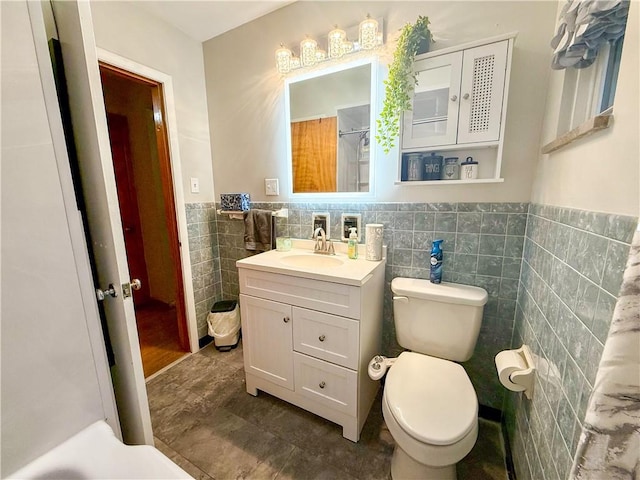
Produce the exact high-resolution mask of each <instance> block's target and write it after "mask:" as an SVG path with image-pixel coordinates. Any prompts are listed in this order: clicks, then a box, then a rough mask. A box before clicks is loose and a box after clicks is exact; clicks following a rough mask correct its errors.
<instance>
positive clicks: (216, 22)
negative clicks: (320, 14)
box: [135, 0, 295, 42]
mask: <svg viewBox="0 0 640 480" xmlns="http://www.w3.org/2000/svg"><path fill="white" fill-rule="evenodd" d="M293 1H295V0H258V1H247V0H225V1H218V0H206V1H202V0H200V1H188V0H187V1H182V0H150V1H142V2H141V1H135V4H136V6H139V7H141V8H143V9H144V10H147V11H148V12H150V13H152V14H154V15H155V16H157V17H160V18H161V19H163V20H164V21H165V22H167V23H169V24H171V25H173V26H174V27H176V28H178V29H179V30H182V31H183V32H184V33H186V34H187V35H189V36H190V37H191V38H193V39H195V40H198V41H200V42H204V41H205V40H209V39H210V38H212V37H215V36H217V35H220V34H222V33H224V32H227V31H229V30H232V29H234V28H236V27H238V26H240V25H242V24H244V23H248V22H250V21H251V20H254V19H256V18H258V17H261V16H263V15H266V14H267V13H270V12H273V11H274V10H277V9H278V8H280V7H283V6H284V5H287V4H289V3H293Z"/></svg>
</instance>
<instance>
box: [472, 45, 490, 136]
mask: <svg viewBox="0 0 640 480" xmlns="http://www.w3.org/2000/svg"><path fill="white" fill-rule="evenodd" d="M495 63H496V62H495V55H487V56H485V57H478V58H476V59H475V60H474V62H473V86H472V89H471V119H470V122H469V133H476V132H486V131H487V130H489V120H490V114H491V93H492V90H493V70H494V66H495Z"/></svg>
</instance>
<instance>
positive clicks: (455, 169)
mask: <svg viewBox="0 0 640 480" xmlns="http://www.w3.org/2000/svg"><path fill="white" fill-rule="evenodd" d="M459 168H460V167H459V166H458V157H447V158H445V159H444V167H443V175H442V179H443V180H459V179H460V170H459Z"/></svg>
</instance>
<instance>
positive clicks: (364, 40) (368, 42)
mask: <svg viewBox="0 0 640 480" xmlns="http://www.w3.org/2000/svg"><path fill="white" fill-rule="evenodd" d="M359 33H360V35H359V40H360V48H362V49H363V50H371V49H373V48H376V46H377V44H378V21H377V20H375V19H374V18H371V17H370V16H369V15H367V18H366V19H365V20H363V21H362V22H360V28H359Z"/></svg>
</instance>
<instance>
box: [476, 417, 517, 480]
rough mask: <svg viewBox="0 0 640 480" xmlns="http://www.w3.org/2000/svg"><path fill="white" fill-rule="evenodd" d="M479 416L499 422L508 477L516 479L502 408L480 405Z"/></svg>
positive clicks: (512, 479) (510, 479)
mask: <svg viewBox="0 0 640 480" xmlns="http://www.w3.org/2000/svg"><path fill="white" fill-rule="evenodd" d="M478 417H480V418H483V419H485V420H489V421H491V422H498V423H499V424H500V429H501V430H502V439H503V440H504V463H505V468H506V470H507V478H508V479H509V480H516V469H515V468H514V466H513V457H512V456H511V443H509V434H508V433H507V425H506V423H505V422H504V420H503V418H502V410H500V409H498V408H493V407H488V406H486V405H479V406H478Z"/></svg>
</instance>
